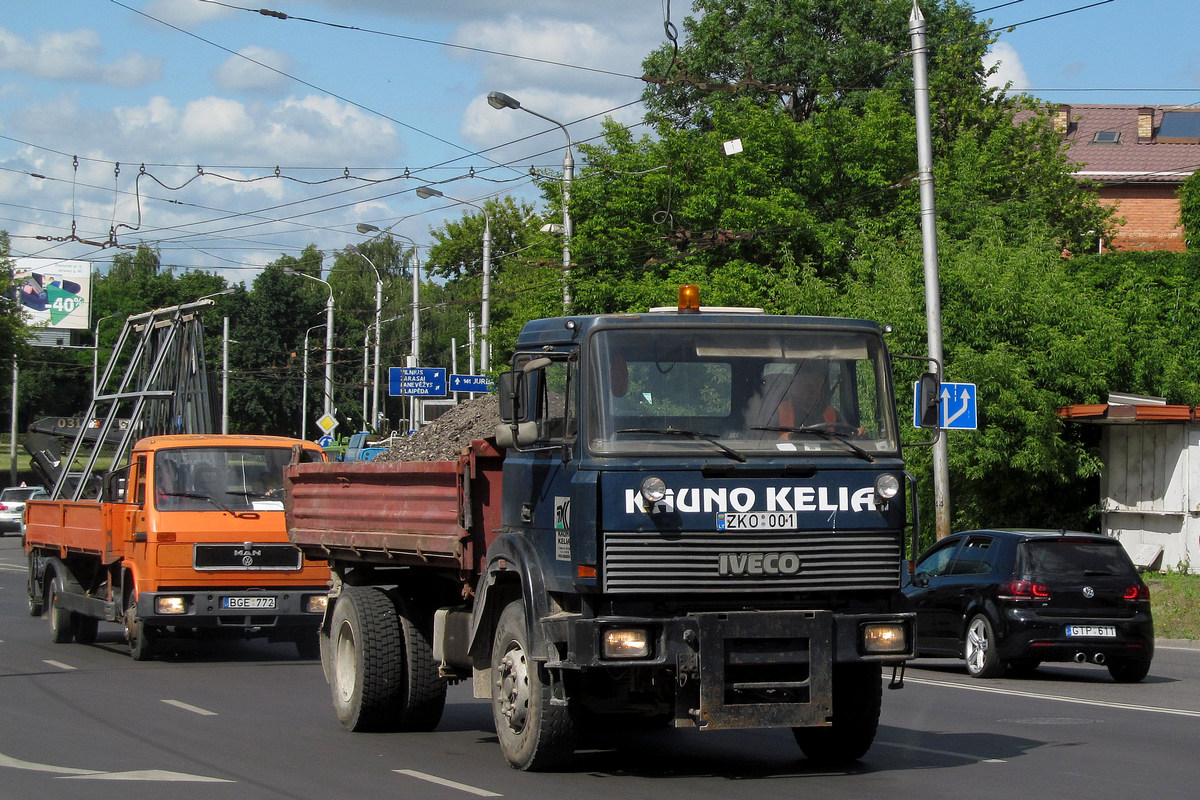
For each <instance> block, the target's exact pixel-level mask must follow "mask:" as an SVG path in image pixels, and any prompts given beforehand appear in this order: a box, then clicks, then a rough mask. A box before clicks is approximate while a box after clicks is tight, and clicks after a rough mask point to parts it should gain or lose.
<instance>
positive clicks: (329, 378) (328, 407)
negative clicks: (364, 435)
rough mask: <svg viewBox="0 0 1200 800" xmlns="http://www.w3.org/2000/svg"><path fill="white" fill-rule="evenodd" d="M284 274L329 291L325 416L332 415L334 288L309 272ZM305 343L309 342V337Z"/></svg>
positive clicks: (326, 307) (287, 269)
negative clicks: (294, 276)
mask: <svg viewBox="0 0 1200 800" xmlns="http://www.w3.org/2000/svg"><path fill="white" fill-rule="evenodd" d="M283 274H284V275H299V276H300V277H301V278H308V279H309V280H310V281H316V282H317V283H323V284H325V288H326V289H328V290H329V299H328V300H326V301H325V414H326V415H330V414H332V412H333V286H331V285H330V283H329V281H326V280H323V279H321V278H318V277H316V276H314V275H309V274H308V273H307V272H297V271H296V270H294V269H292V268H291V267H284V268H283ZM317 327H319V326H317ZM310 330H311V329H310ZM305 341H306V342H307V336H306V337H305ZM307 354H308V351H307V350H305V355H306V356H307Z"/></svg>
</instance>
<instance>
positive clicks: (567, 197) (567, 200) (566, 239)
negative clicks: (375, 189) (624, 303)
mask: <svg viewBox="0 0 1200 800" xmlns="http://www.w3.org/2000/svg"><path fill="white" fill-rule="evenodd" d="M487 101H488V105H490V106H491V107H492V108H515V109H520V110H521V111H524V112H525V113H526V114H532V115H533V116H535V117H537V118H539V119H544V120H546V122H549V123H551V124H554V125H557V126H558V127H560V128H562V132H563V133H564V134H566V137H567V151H566V152H565V153H564V154H563V177H562V193H563V199H562V206H563V221H562V225H563V265H562V268H563V277H562V282H563V287H562V290H563V313H564V314H568V313H570V311H571V286H570V283H569V279H570V277H571V232H572V229H571V210H570V205H571V179H572V178H573V177H574V175H575V159H574V158H573V157H572V155H571V132H570V131H568V130H567V126H566V125H563V124H562V123H561V122H559V121H558V120H556V119H551V118H550V117H547V116H545V115H544V114H539V113H538V112H536V111H533V110H531V109H528V108H525V106H523V105H521V104H520V103H519V102H517V100H516V99H514V98H512V97H509V96H508V95H506V94H505V93H504V92H488V96H487ZM419 192H420V190H418V193H419Z"/></svg>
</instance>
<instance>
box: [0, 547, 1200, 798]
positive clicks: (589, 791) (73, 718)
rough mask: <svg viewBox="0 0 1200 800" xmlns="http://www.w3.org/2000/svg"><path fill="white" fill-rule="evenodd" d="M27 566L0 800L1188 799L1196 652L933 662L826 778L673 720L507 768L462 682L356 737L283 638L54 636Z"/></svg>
mask: <svg viewBox="0 0 1200 800" xmlns="http://www.w3.org/2000/svg"><path fill="white" fill-rule="evenodd" d="M24 581H25V576H24V557H23V554H22V552H21V550H20V545H19V541H18V540H17V538H16V537H13V536H7V537H5V538H3V539H0V800H9V798H12V800H17V799H18V798H20V799H21V800H25V798H35V797H36V798H39V800H57V798H64V800H65V799H66V798H70V799H71V800H78V798H87V799H88V800H107V799H108V798H121V800H131V798H132V799H138V798H155V800H159V799H160V798H168V799H169V800H191V799H192V798H195V799H196V800H224V798H229V799H230V800H258V799H260V798H261V799H262V800H280V799H282V798H297V799H300V798H302V799H304V800H309V799H311V800H329V798H377V797H378V798H383V797H386V798H420V799H421V800H426V799H429V800H442V799H443V798H447V799H457V800H466V799H468V798H473V797H566V798H570V799H571V800H593V799H595V800H612V799H613V798H614V797H620V798H653V800H673V799H674V798H680V799H682V798H687V800H696V798H707V797H718V796H719V797H722V798H723V799H727V800H742V799H743V798H745V800H751V798H753V800H760V799H761V798H776V797H778V798H785V797H786V798H797V797H805V798H827V797H839V798H840V797H845V798H856V799H857V798H873V797H894V798H910V797H919V798H922V800H937V798H954V800H962V798H964V797H966V798H971V800H976V799H977V798H1005V799H1006V800H1007V798H1011V797H1014V796H1017V797H1020V796H1028V797H1071V798H1074V797H1084V798H1088V800H1097V799H1100V800H1104V799H1106V798H1113V799H1114V800H1115V799H1116V798H1121V799H1122V800H1127V798H1129V797H1130V796H1137V795H1140V794H1143V793H1151V794H1152V795H1153V796H1154V797H1156V798H1184V797H1194V796H1195V793H1196V782H1197V779H1198V778H1200V766H1198V765H1197V761H1196V755H1195V745H1196V742H1197V741H1200V650H1197V649H1191V648H1189V647H1187V646H1185V645H1186V643H1178V646H1176V645H1172V646H1167V647H1163V646H1160V647H1159V649H1158V651H1157V653H1156V657H1155V662H1154V666H1153V668H1152V669H1151V672H1150V677H1149V678H1148V679H1147V680H1146V681H1145V682H1143V683H1141V684H1136V685H1119V684H1115V683H1113V682H1112V681H1111V680H1110V679H1109V677H1108V672H1107V671H1106V670H1105V669H1103V668H1102V667H1094V666H1081V665H1074V664H1072V665H1069V666H1062V667H1046V668H1043V669H1042V670H1039V672H1038V673H1037V674H1036V676H1035V677H1033V678H1031V679H1029V680H1010V679H1001V680H992V681H979V680H974V679H971V678H968V677H967V676H966V674H965V672H964V670H963V669H962V667H961V666H959V665H958V664H956V663H955V662H953V661H921V662H916V665H915V666H914V667H911V668H910V669H909V670H908V675H907V679H906V682H905V688H904V689H902V690H900V691H889V692H885V695H884V712H883V720H882V724H881V728H880V731H879V735H878V738H877V739H876V743H875V746H874V748H872V750H871V752H870V753H868V754H867V756H866V758H864V759H863V761H862V762H860V763H859V764H858V765H856V766H855V767H854V768H853V769H850V770H847V771H839V772H827V771H821V770H817V769H815V768H814V767H812V766H810V765H809V764H808V762H807V761H806V760H805V759H804V758H803V756H802V755H801V754H800V752H799V750H798V748H797V747H796V745H795V743H794V742H793V740H792V737H791V735H790V733H789V732H788V731H785V730H760V731H722V732H715V733H702V732H698V731H694V730H665V731H658V732H653V733H646V734H637V735H623V736H621V737H620V738H617V739H611V740H606V741H600V742H596V743H593V745H591V746H590V747H589V749H584V750H581V751H580V753H579V755H578V757H577V759H576V761H575V763H574V764H573V766H572V768H571V769H570V770H567V771H563V772H558V773H552V774H527V773H520V772H517V771H515V770H512V769H510V768H509V767H508V766H507V764H506V763H505V762H504V759H503V757H502V756H501V755H500V750H499V747H498V745H497V744H496V742H495V734H494V733H493V730H492V725H491V716H490V713H489V709H488V705H487V703H486V702H483V701H477V700H474V699H472V698H471V696H470V689H469V687H466V686H457V687H453V688H452V689H451V692H450V699H449V703H448V705H447V710H446V715H445V717H444V719H443V721H442V724H441V725H440V726H439V727H438V729H437V731H435V732H433V733H429V734H351V733H347V732H344V731H342V730H341V729H340V728H339V727H338V725H337V721H336V719H335V718H334V716H333V711H332V708H331V707H330V702H329V694H328V688H327V687H326V685H325V681H324V678H323V677H322V675H321V668H320V665H319V664H318V663H317V662H315V661H303V660H299V659H297V657H296V654H295V648H294V647H293V646H291V645H288V644H267V643H263V642H253V641H252V642H229V643H221V644H218V645H217V646H216V647H206V648H205V649H200V648H198V647H196V646H192V647H180V648H179V649H178V650H177V651H176V652H173V653H169V654H167V655H165V656H163V657H161V658H159V659H156V660H154V661H148V662H134V661H132V660H131V659H130V658H129V656H128V654H127V652H126V647H125V645H124V642H123V641H122V640H121V638H120V633H119V631H118V629H117V627H116V626H115V625H101V628H100V636H99V640H98V642H97V643H96V644H95V645H92V646H81V645H77V644H67V645H56V644H53V643H52V642H51V641H50V635H49V623H48V622H47V621H46V620H42V619H34V618H32V617H30V616H29V615H28V612H27V610H26V602H25V589H24Z"/></svg>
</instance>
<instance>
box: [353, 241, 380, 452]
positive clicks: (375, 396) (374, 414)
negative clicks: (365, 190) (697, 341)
mask: <svg viewBox="0 0 1200 800" xmlns="http://www.w3.org/2000/svg"><path fill="white" fill-rule="evenodd" d="M374 227H375V226H374V225H370V226H367V225H365V224H362V225H359V226H358V228H359V229H360V232H363V233H365V232H366V231H362V230H361V229H362V228H368V229H369V228H374ZM376 230H378V228H376ZM346 249H347V250H349V251H350V252H352V253H357V254H358V255H360V256H361V257H362V260H363V261H366V262H367V264H368V265H369V266H370V267H371V271H372V272H374V273H375V379H374V390H373V391H372V393H371V419H372V421H374V420H375V419H378V417H379V317H380V316H381V315H382V313H383V279H382V278H380V277H379V268H378V267H376V266H375V262H374V261H372V260H371V259H369V258H367V254H366V253H364V252H363V251H361V250H359V249H358V248H357V247H355V246H354V245H350V246H349V247H348V248H346ZM370 329H371V328H370V326H369V325H368V326H367V330H368V331H369V330H370ZM367 345H368V342H367V341H366V340H365V339H364V340H363V382H364V383H363V419H364V420H365V419H366V417H367V387H366V380H367V370H366V363H367ZM363 427H364V428H366V427H368V426H367V425H363ZM371 427H373V425H372V426H371Z"/></svg>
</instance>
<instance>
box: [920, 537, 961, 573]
mask: <svg viewBox="0 0 1200 800" xmlns="http://www.w3.org/2000/svg"><path fill="white" fill-rule="evenodd" d="M957 548H958V542H957V541H955V542H947V543H946V544H945V545H944V546H942V547H940V548H938V549H937V550H934V551H933V552H931V553H928V554H926V556H925V557H924V558H923V559H921V561H920V562H919V563H918V564H917V569H916V574H918V575H923V576H925V577H927V578H936V577H939V576H941V575H945V574H946V570H947V568H949V566H950V563H951V560H952V559H953V558H954V551H955V550H956V549H957Z"/></svg>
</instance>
